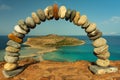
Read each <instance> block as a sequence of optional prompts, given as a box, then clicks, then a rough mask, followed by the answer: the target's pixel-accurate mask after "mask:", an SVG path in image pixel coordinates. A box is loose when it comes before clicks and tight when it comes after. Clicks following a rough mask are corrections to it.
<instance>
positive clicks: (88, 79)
mask: <svg viewBox="0 0 120 80" xmlns="http://www.w3.org/2000/svg"><path fill="white" fill-rule="evenodd" d="M19 63H20V66H24V65H29V66H28V67H27V68H26V69H25V70H24V71H23V72H22V73H21V74H19V75H17V76H15V77H13V78H9V79H7V78H5V77H4V76H3V74H2V70H3V65H4V62H0V80H120V61H111V65H112V66H117V67H118V68H119V71H118V72H116V73H109V74H108V73H107V74H102V75H95V74H93V73H92V72H90V71H89V69H88V67H89V66H90V65H91V63H90V62H87V61H77V62H53V61H42V62H39V61H36V60H34V59H32V58H27V59H23V60H20V62H19Z"/></svg>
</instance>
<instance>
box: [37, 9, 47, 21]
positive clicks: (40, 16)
mask: <svg viewBox="0 0 120 80" xmlns="http://www.w3.org/2000/svg"><path fill="white" fill-rule="evenodd" d="M37 15H38V17H39V19H40V20H41V21H43V22H44V21H45V20H46V17H45V13H44V11H43V10H41V9H39V10H37Z"/></svg>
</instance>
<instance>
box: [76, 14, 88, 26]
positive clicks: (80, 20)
mask: <svg viewBox="0 0 120 80" xmlns="http://www.w3.org/2000/svg"><path fill="white" fill-rule="evenodd" d="M86 21H87V16H86V15H82V16H81V17H80V19H79V20H78V25H79V26H82V25H84V24H85V22H86Z"/></svg>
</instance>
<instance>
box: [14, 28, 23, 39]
mask: <svg viewBox="0 0 120 80" xmlns="http://www.w3.org/2000/svg"><path fill="white" fill-rule="evenodd" d="M12 33H13V34H14V35H15V36H16V37H18V38H21V39H23V38H24V37H25V34H21V33H18V32H17V31H15V30H14V31H13V32H12Z"/></svg>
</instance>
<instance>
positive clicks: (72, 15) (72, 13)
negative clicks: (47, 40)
mask: <svg viewBox="0 0 120 80" xmlns="http://www.w3.org/2000/svg"><path fill="white" fill-rule="evenodd" d="M75 15H76V11H75V10H73V11H72V12H71V16H70V22H72V21H73V19H74V17H75Z"/></svg>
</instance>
